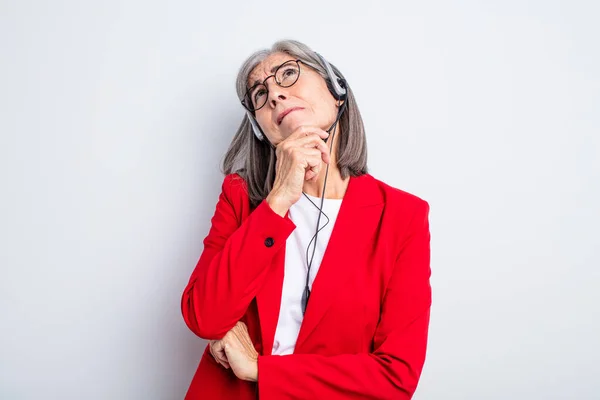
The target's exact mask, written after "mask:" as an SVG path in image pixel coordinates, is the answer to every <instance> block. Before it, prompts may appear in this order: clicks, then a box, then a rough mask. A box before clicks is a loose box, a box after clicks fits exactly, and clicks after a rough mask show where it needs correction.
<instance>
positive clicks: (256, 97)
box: [248, 83, 268, 110]
mask: <svg viewBox="0 0 600 400" xmlns="http://www.w3.org/2000/svg"><path fill="white" fill-rule="evenodd" d="M248 96H249V97H250V99H249V100H250V101H249V104H250V105H251V106H252V108H253V109H254V110H258V109H259V108H261V107H262V106H264V105H265V103H266V102H267V97H268V92H267V87H266V86H265V85H263V84H262V83H260V84H258V85H256V86H254V87H253V88H252V89H251V90H250V91H249V92H248Z"/></svg>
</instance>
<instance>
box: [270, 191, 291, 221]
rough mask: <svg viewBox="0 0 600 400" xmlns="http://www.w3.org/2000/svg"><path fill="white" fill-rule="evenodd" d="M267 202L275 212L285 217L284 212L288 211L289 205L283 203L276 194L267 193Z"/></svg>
mask: <svg viewBox="0 0 600 400" xmlns="http://www.w3.org/2000/svg"><path fill="white" fill-rule="evenodd" d="M266 201H267V204H269V207H271V210H273V211H274V212H275V213H276V214H279V216H281V217H285V214H286V213H287V212H288V209H289V207H287V206H286V205H285V203H284V202H283V201H282V200H281V198H280V197H278V196H277V195H276V194H269V195H268V196H267V198H266Z"/></svg>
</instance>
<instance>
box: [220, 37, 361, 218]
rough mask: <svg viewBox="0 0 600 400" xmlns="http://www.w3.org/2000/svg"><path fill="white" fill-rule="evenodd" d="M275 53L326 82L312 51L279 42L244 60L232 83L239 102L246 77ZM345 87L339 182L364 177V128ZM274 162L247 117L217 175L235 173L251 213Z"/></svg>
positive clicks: (268, 182)
mask: <svg viewBox="0 0 600 400" xmlns="http://www.w3.org/2000/svg"><path fill="white" fill-rule="evenodd" d="M278 52H283V53H287V54H289V55H290V56H292V57H295V58H296V59H300V60H302V62H303V63H304V64H306V65H308V66H310V67H311V68H312V69H314V70H315V71H317V72H318V73H319V74H320V75H321V76H322V77H323V79H325V80H328V76H327V72H326V70H325V68H324V67H323V66H322V65H321V62H320V60H319V58H318V57H317V55H316V54H315V53H314V51H313V50H311V49H310V48H309V47H308V46H307V45H305V44H303V43H301V42H298V41H295V40H281V41H278V42H276V43H275V44H273V46H272V47H271V49H265V50H259V51H257V52H255V53H254V54H252V55H251V56H250V57H248V59H246V61H245V62H244V64H243V65H242V67H241V68H240V70H239V72H238V75H237V80H236V90H237V94H238V97H239V99H240V101H241V100H242V99H243V98H244V95H245V94H246V90H247V88H248V76H249V75H250V73H251V72H252V71H253V70H254V68H255V67H256V66H257V65H258V64H260V63H261V62H262V61H264V60H265V59H266V58H267V57H268V56H269V55H271V54H273V53H278ZM331 67H332V68H333V71H334V72H335V73H336V74H337V75H338V76H339V77H340V78H342V79H345V78H344V76H343V75H342V73H341V72H340V71H339V70H338V69H337V68H336V67H335V66H334V65H333V64H331ZM346 85H347V91H348V96H347V98H346V102H347V104H346V111H344V113H343V114H342V116H341V118H340V121H339V127H340V128H339V130H337V132H338V133H337V134H338V135H339V140H338V142H337V148H336V157H337V167H338V168H339V170H340V174H341V177H342V179H346V178H347V177H348V176H360V175H363V174H366V173H368V168H367V139H366V136H365V128H364V125H363V121H362V117H361V115H360V111H359V110H358V106H357V104H356V99H355V98H354V94H353V93H352V90H351V89H350V87H349V85H348V84H346ZM276 161H277V159H276V155H275V149H274V148H273V146H272V145H271V144H270V143H269V142H268V141H267V138H266V137H265V140H264V141H260V140H258V139H257V138H256V136H254V132H253V131H252V125H251V124H250V121H249V119H248V115H245V116H244V119H243V120H242V123H241V124H240V126H239V128H238V130H237V132H236V134H235V136H234V137H233V140H232V141H231V144H230V145H229V149H228V150H227V152H226V153H225V157H224V158H223V161H222V165H221V171H222V172H223V173H224V174H225V175H228V174H232V173H237V174H238V175H240V176H241V177H242V178H243V179H244V181H245V183H246V186H247V188H248V196H249V198H250V209H251V210H252V209H254V208H256V207H257V206H258V205H259V204H260V203H261V201H262V200H264V199H265V198H266V197H267V195H268V194H269V193H270V192H271V189H272V188H273V183H274V182H275V164H276Z"/></svg>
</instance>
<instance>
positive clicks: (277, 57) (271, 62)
mask: <svg viewBox="0 0 600 400" xmlns="http://www.w3.org/2000/svg"><path fill="white" fill-rule="evenodd" d="M294 59H295V58H294V57H292V56H290V55H289V54H287V53H280V52H278V53H273V54H271V55H269V56H268V57H267V58H265V59H264V60H263V61H262V62H261V63H259V64H258V65H257V66H256V67H254V69H253V70H252V72H250V75H248V82H247V84H248V86H253V85H254V84H255V83H256V81H259V82H262V81H263V80H264V79H265V78H266V77H267V76H269V75H271V74H274V73H275V69H277V67H279V66H280V65H281V64H283V63H284V62H286V61H289V60H294Z"/></svg>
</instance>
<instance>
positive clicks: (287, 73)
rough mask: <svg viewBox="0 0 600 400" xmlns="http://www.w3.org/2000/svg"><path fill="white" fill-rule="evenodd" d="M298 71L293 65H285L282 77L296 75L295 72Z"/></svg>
mask: <svg viewBox="0 0 600 400" xmlns="http://www.w3.org/2000/svg"><path fill="white" fill-rule="evenodd" d="M297 73H298V71H297V70H296V68H294V67H287V68H285V69H284V70H283V74H282V76H283V79H287V78H291V77H293V76H296V74H297Z"/></svg>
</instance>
